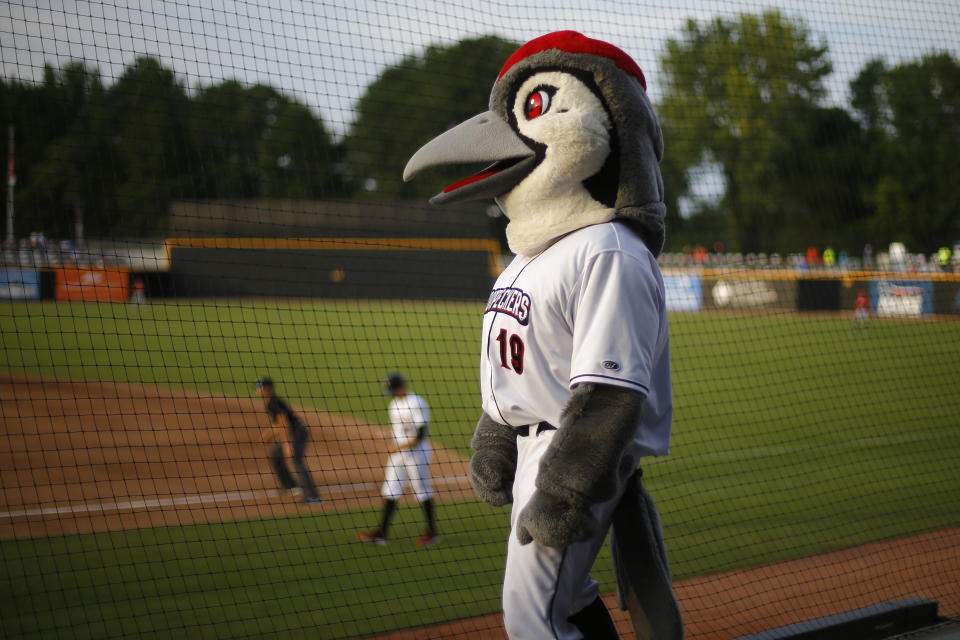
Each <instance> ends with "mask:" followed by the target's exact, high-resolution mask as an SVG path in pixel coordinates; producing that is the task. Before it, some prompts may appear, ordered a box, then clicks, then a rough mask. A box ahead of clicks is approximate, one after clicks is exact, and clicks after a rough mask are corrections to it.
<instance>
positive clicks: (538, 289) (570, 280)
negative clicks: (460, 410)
mask: <svg viewBox="0 0 960 640" xmlns="http://www.w3.org/2000/svg"><path fill="white" fill-rule="evenodd" d="M480 375H481V392H482V397H483V409H484V411H485V412H486V413H487V415H489V416H490V417H491V418H493V419H495V420H498V421H500V422H501V423H503V424H507V425H511V426H515V427H519V426H523V425H529V424H536V423H538V422H548V423H550V424H552V425H554V426H559V425H560V414H561V413H562V411H563V408H564V406H565V404H566V402H567V400H568V398H569V397H570V389H571V388H572V387H574V386H576V385H577V384H581V383H586V382H591V383H596V384H605V385H610V386H616V387H624V388H628V389H636V390H637V391H640V392H642V393H643V394H645V395H646V402H645V403H644V406H643V412H642V417H641V424H640V425H639V427H640V428H638V430H637V435H636V439H635V447H636V450H637V451H638V453H639V454H640V455H664V454H666V453H667V452H668V449H669V443H670V428H671V420H672V417H673V399H672V391H671V383H670V342H669V331H668V327H667V311H666V305H665V303H664V287H663V278H662V276H661V274H660V268H659V266H658V265H657V262H656V259H655V258H654V256H653V254H652V253H651V252H650V250H649V249H647V247H646V245H645V244H644V243H643V241H642V240H641V239H640V238H639V237H638V236H637V235H636V234H634V233H633V232H632V231H630V230H629V229H628V228H627V227H626V226H625V225H622V224H620V223H617V222H608V223H604V224H597V225H593V226H589V227H584V228H582V229H579V230H577V231H574V232H573V233H571V234H569V235H567V236H565V237H563V238H562V239H560V240H558V241H557V242H556V243H554V244H553V245H552V246H550V247H549V248H547V249H546V250H544V251H543V252H542V253H540V254H538V255H535V256H532V257H529V256H517V257H516V258H515V259H514V260H513V262H511V263H510V265H509V266H508V267H507V268H506V269H505V270H504V272H503V273H502V274H501V275H500V277H499V278H498V279H497V282H496V285H494V289H493V292H492V293H491V294H490V298H489V300H488V301H487V307H486V310H485V312H484V318H483V352H482V354H481V359H480Z"/></svg>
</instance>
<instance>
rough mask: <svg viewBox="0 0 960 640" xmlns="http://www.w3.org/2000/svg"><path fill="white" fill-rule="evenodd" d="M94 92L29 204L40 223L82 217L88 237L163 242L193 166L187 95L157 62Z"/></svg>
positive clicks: (142, 61) (54, 151)
mask: <svg viewBox="0 0 960 640" xmlns="http://www.w3.org/2000/svg"><path fill="white" fill-rule="evenodd" d="M91 87H92V89H91V90H90V91H88V92H87V93H86V94H85V95H86V98H85V99H84V101H83V104H82V108H81V109H80V110H79V113H77V115H76V117H75V118H74V119H73V120H72V122H70V125H69V127H68V128H67V129H66V131H65V133H64V134H63V135H62V136H60V137H58V138H57V139H55V140H53V141H51V142H50V143H49V144H48V145H46V147H45V149H44V153H43V158H42V159H41V160H40V161H39V163H38V164H37V167H36V172H35V175H34V179H33V180H31V185H30V192H28V194H27V195H26V196H25V198H27V199H30V198H32V199H33V201H34V202H36V203H37V205H36V206H37V208H38V210H42V211H45V213H40V214H38V215H39V216H40V217H41V218H42V217H44V216H55V217H56V218H57V219H59V220H61V221H62V220H69V221H71V222H72V221H73V215H74V212H75V211H82V212H83V222H84V227H85V232H86V233H87V234H88V235H94V236H142V235H157V234H162V233H163V232H165V231H166V216H167V209H168V205H169V202H170V200H171V198H172V197H174V195H175V194H176V193H177V192H178V190H179V188H180V185H179V182H180V175H179V174H180V172H181V171H182V168H183V167H184V166H185V162H186V158H187V154H186V137H185V135H184V131H183V121H184V118H185V111H186V106H187V97H186V93H185V91H184V89H183V87H182V86H181V85H180V84H179V83H178V82H177V81H176V78H175V77H174V74H173V72H172V71H169V70H167V69H164V68H163V67H161V66H160V63H159V62H158V61H157V60H155V59H153V58H139V59H138V60H137V61H136V63H135V64H134V65H132V66H130V67H128V68H127V69H126V71H125V72H124V74H123V75H122V76H121V77H120V78H118V79H117V81H116V82H115V83H114V84H113V86H111V87H110V88H109V89H106V90H103V89H101V88H100V86H99V82H97V83H94V84H92V85H91Z"/></svg>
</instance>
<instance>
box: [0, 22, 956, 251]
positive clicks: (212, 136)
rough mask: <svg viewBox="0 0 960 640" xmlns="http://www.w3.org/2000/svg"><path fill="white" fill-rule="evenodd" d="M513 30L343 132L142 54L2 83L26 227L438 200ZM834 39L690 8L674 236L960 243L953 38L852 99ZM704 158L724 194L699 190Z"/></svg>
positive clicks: (880, 70)
mask: <svg viewBox="0 0 960 640" xmlns="http://www.w3.org/2000/svg"><path fill="white" fill-rule="evenodd" d="M517 46H518V43H515V42H510V41H507V40H504V39H501V38H499V37H496V36H486V37H480V38H473V39H466V40H463V41H461V42H458V43H456V44H454V45H452V46H449V47H438V46H434V47H430V48H428V49H427V50H426V51H425V52H424V53H423V54H422V55H419V56H409V57H407V58H405V59H403V60H401V61H400V62H399V63H398V64H396V65H394V66H392V67H390V68H387V69H386V70H385V71H384V72H383V73H382V74H381V75H380V76H379V77H378V78H376V79H375V80H374V81H373V82H372V83H371V84H370V85H369V86H368V87H366V89H365V91H364V93H363V94H362V96H361V97H360V99H359V100H358V102H357V104H356V107H355V116H356V117H355V119H354V121H353V122H352V123H351V124H350V126H349V129H348V131H347V132H346V134H345V135H344V136H343V137H342V138H341V139H337V138H336V137H335V136H333V135H332V134H331V132H330V130H329V129H328V127H327V125H326V124H325V123H324V122H323V120H322V118H321V117H320V116H318V115H317V114H316V113H315V112H313V111H312V110H311V109H310V108H308V107H307V106H305V105H304V104H301V103H299V102H298V101H296V100H294V99H292V98H290V97H288V96H286V95H284V94H283V93H282V90H280V89H277V88H274V87H270V86H265V85H254V86H246V85H243V84H241V83H239V82H237V81H234V80H227V81H224V82H221V83H218V84H214V85H211V86H207V87H200V88H197V89H196V90H194V91H192V92H191V91H188V90H187V88H186V87H185V86H184V85H183V84H182V82H181V81H179V80H178V79H177V77H176V75H175V74H174V72H173V71H171V70H169V69H166V68H164V67H163V65H162V64H161V63H160V61H158V60H156V59H154V58H149V57H141V58H138V59H137V60H136V61H135V62H134V63H133V64H131V65H130V66H129V67H128V68H127V69H126V70H125V72H124V73H123V74H122V75H121V76H120V77H119V78H118V79H116V81H115V82H114V83H113V84H111V85H110V86H105V85H104V83H103V80H102V78H101V77H100V75H99V73H98V71H97V70H96V69H94V68H91V67H89V66H87V65H86V64H85V63H83V62H72V63H69V64H67V65H66V66H64V67H63V68H62V69H53V68H52V67H50V66H47V67H46V68H45V70H44V75H43V80H42V82H39V83H22V82H19V81H16V80H2V81H0V116H2V117H3V118H4V123H6V124H12V125H13V126H14V128H15V131H16V149H17V155H16V158H17V160H16V175H17V184H16V224H17V229H18V232H19V233H20V235H23V234H25V233H27V232H29V231H33V230H42V231H44V232H45V233H46V234H47V235H48V236H50V237H70V236H71V235H72V230H73V224H74V220H75V216H76V215H77V213H78V212H81V211H82V213H83V220H84V226H85V230H86V232H87V234H88V235H91V236H117V237H143V236H163V235H166V234H167V233H168V232H169V229H168V210H169V205H170V203H171V202H172V201H174V200H179V199H225V198H231V199H260V198H291V199H358V200H371V201H376V202H394V201H417V202H423V201H424V200H425V199H426V198H428V197H429V196H430V195H433V194H434V193H436V192H437V191H438V190H439V189H440V188H442V187H443V185H445V184H447V183H448V182H450V181H452V180H455V179H457V178H460V177H462V168H461V169H460V170H456V169H451V171H450V172H444V171H438V172H436V173H434V174H433V175H431V176H425V178H427V179H423V180H421V179H418V180H416V181H413V182H411V183H403V182H402V180H401V179H400V173H401V171H402V168H403V166H404V164H405V163H406V160H407V159H408V158H409V157H410V155H411V154H412V153H413V152H414V151H415V150H416V149H417V148H418V147H419V146H420V145H421V144H423V143H424V142H425V141H427V140H429V139H431V138H432V137H433V136H435V135H436V134H438V133H440V132H441V131H443V130H444V129H446V128H447V127H449V126H451V125H453V124H456V123H458V122H461V121H462V120H464V119H466V118H468V117H470V116H472V115H474V114H475V113H477V112H478V111H481V110H483V109H485V108H486V102H487V98H488V96H489V92H490V86H491V84H492V81H493V79H494V78H496V76H497V73H498V72H499V69H500V66H501V64H502V63H503V61H504V60H505V59H506V58H507V57H508V56H509V55H510V53H512V52H513V51H514V50H515V49H516V47H517ZM830 73H832V66H831V63H830V60H829V56H828V48H827V46H826V45H824V44H816V43H814V42H813V41H812V37H811V34H810V33H809V32H808V31H807V29H806V27H805V26H804V25H803V24H802V23H800V22H797V21H794V20H790V19H787V18H785V17H784V16H783V15H782V14H780V13H778V12H775V11H769V12H765V13H762V14H743V15H741V16H738V17H736V18H716V19H714V20H711V21H707V22H697V21H693V20H690V21H688V22H687V23H686V25H685V26H684V28H683V29H682V30H681V32H680V34H679V35H678V36H676V37H674V38H671V39H669V40H668V41H667V44H666V47H665V50H664V52H663V54H662V57H661V74H660V75H661V77H659V78H650V79H649V81H650V82H651V84H652V83H657V84H658V86H659V87H660V88H661V94H662V98H661V99H660V100H659V101H658V104H657V105H656V107H657V110H658V114H659V116H660V119H661V124H662V126H663V130H664V140H665V147H666V154H665V157H664V161H663V164H662V171H663V174H664V182H665V185H666V190H667V198H668V202H667V204H668V211H669V213H668V216H669V219H668V240H667V242H668V248H669V249H670V250H674V251H676V250H679V249H680V247H681V246H683V245H686V244H689V245H693V244H699V245H706V246H713V245H714V243H717V242H719V243H722V244H723V245H724V246H725V248H726V249H729V250H739V251H745V252H746V251H781V252H788V251H799V250H803V249H805V248H806V247H807V246H810V245H815V246H825V245H828V244H829V245H831V246H833V247H835V248H847V249H849V250H851V251H859V249H860V247H862V246H863V244H864V243H868V242H869V243H873V244H875V245H877V246H883V245H884V244H885V243H887V242H890V241H902V242H906V243H907V245H908V246H909V247H910V248H911V250H916V251H932V250H934V249H936V248H937V247H939V246H942V245H943V244H945V243H950V242H953V241H955V240H960V185H958V176H960V154H958V153H957V151H956V147H957V143H958V142H960V64H958V62H957V60H955V59H954V58H953V57H952V56H951V55H949V54H947V53H937V52H931V53H930V54H927V55H925V56H923V57H922V58H920V59H918V60H915V61H910V62H906V63H902V64H899V65H896V66H889V65H887V64H886V63H885V62H884V61H882V60H879V59H877V60H872V61H870V62H869V63H868V64H866V65H865V66H864V68H863V69H862V70H860V72H859V73H858V75H857V76H856V77H855V79H854V80H853V81H852V82H851V84H850V96H851V99H850V104H849V105H848V106H846V107H837V106H828V105H826V104H825V98H826V89H825V86H824V81H825V79H826V78H827V77H828V76H829V75H830ZM705 167H709V168H710V171H711V172H712V173H713V174H715V175H716V176H717V177H718V179H720V180H721V181H722V190H721V193H722V194H721V195H719V197H717V198H713V199H709V200H703V201H701V200H697V199H696V197H695V190H694V187H695V180H694V177H695V176H696V175H697V173H698V172H700V171H703V170H704V168H705Z"/></svg>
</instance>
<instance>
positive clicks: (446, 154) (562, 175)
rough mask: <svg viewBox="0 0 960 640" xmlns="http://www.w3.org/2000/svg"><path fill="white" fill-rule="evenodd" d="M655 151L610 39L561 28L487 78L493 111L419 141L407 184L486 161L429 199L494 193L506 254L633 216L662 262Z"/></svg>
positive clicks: (630, 67)
mask: <svg viewBox="0 0 960 640" xmlns="http://www.w3.org/2000/svg"><path fill="white" fill-rule="evenodd" d="M662 155H663V137H662V135H661V132H660V125H659V123H658V122H657V117H656V114H655V113H654V111H653V107H652V106H651V104H650V100H649V99H648V98H647V95H646V80H645V78H644V75H643V72H642V71H641V70H640V67H638V66H637V64H636V62H634V61H633V59H631V58H630V56H628V55H627V54H626V53H624V52H623V51H621V50H620V49H618V48H617V47H615V46H613V45H611V44H608V43H606V42H601V41H599V40H594V39H591V38H587V37H586V36H583V35H581V34H579V33H577V32H574V31H558V32H555V33H550V34H547V35H544V36H541V37H539V38H536V39H534V40H531V41H530V42H528V43H526V44H525V45H523V46H522V47H520V48H519V49H517V50H516V51H515V52H514V53H513V55H511V56H510V58H509V59H507V61H506V63H505V64H504V65H503V68H502V69H501V71H500V75H499V76H498V77H497V79H496V82H494V85H493V90H492V91H491V93H490V103H489V110H488V111H485V112H483V113H480V114H478V115H476V116H474V117H473V118H471V119H469V120H467V121H466V122H463V123H461V124H460V125H458V126H456V127H454V128H452V129H450V130H448V131H446V132H445V133H443V134H441V135H439V136H437V137H436V138H434V139H433V140H431V141H430V142H428V143H427V144H426V145H424V146H423V147H422V148H421V149H420V150H419V151H417V152H416V153H415V154H414V155H413V157H412V158H410V160H409V162H408V163H407V166H406V168H405V169H404V173H403V178H404V180H410V179H411V178H412V177H413V176H414V175H415V174H417V173H418V172H420V171H422V170H423V169H426V168H428V167H433V166H438V165H446V164H464V163H492V164H489V166H487V167H486V168H485V169H483V170H481V171H480V172H479V173H476V174H474V175H472V176H470V177H467V178H465V179H463V180H460V181H458V182H455V183H453V184H451V185H449V186H447V187H446V188H445V189H444V190H443V191H442V192H441V193H439V194H437V195H436V196H434V197H433V198H431V199H430V202H432V203H433V204H438V205H440V204H448V203H453V202H464V201H467V200H477V199H482V198H494V199H495V200H496V202H497V204H498V205H499V206H500V208H501V209H502V210H503V212H504V214H506V216H507V218H509V220H510V224H509V225H508V226H507V240H508V241H509V243H510V248H511V250H512V251H514V252H515V253H518V254H522V255H534V254H536V253H538V252H539V251H542V250H543V249H544V248H546V247H547V246H549V245H550V243H551V242H552V241H553V240H555V239H557V238H559V237H560V236H563V235H565V234H567V233H570V232H571V231H574V230H576V229H579V228H581V227H585V226H587V225H591V224H598V223H601V222H608V221H610V220H613V219H615V218H622V219H625V220H630V221H632V222H633V223H634V227H635V228H636V229H637V231H638V232H639V233H640V234H641V236H642V237H643V238H644V241H645V242H646V243H647V246H648V247H649V248H650V250H651V251H652V252H653V253H654V255H658V254H659V253H660V251H661V249H662V248H663V241H664V215H665V213H666V207H665V206H664V204H663V180H662V178H661V176H660V168H659V162H660V159H661V157H662Z"/></svg>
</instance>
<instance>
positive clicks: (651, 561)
mask: <svg viewBox="0 0 960 640" xmlns="http://www.w3.org/2000/svg"><path fill="white" fill-rule="evenodd" d="M641 475H642V472H641V471H640V470H639V469H638V470H637V472H636V473H634V474H633V476H631V478H630V479H629V480H628V481H627V483H628V484H627V488H626V491H624V494H623V498H622V499H621V500H620V504H619V505H618V506H617V508H616V510H615V511H614V514H613V531H612V532H611V534H610V547H611V550H612V552H613V564H614V567H615V569H616V573H617V592H618V594H619V599H620V608H621V609H623V610H627V611H629V612H630V618H631V620H632V621H633V628H634V631H635V633H636V634H637V639H638V640H681V639H682V638H683V620H682V618H681V616H680V606H679V604H678V603H677V599H676V597H675V596H674V594H673V586H672V584H671V577H670V565H669V564H668V563H667V551H666V548H665V547H664V544H663V533H662V532H661V530H660V514H659V513H657V507H656V506H655V505H654V503H653V498H652V497H651V496H650V494H649V493H648V492H647V490H646V489H645V488H644V487H643V483H642V482H641V481H640V476H641Z"/></svg>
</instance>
